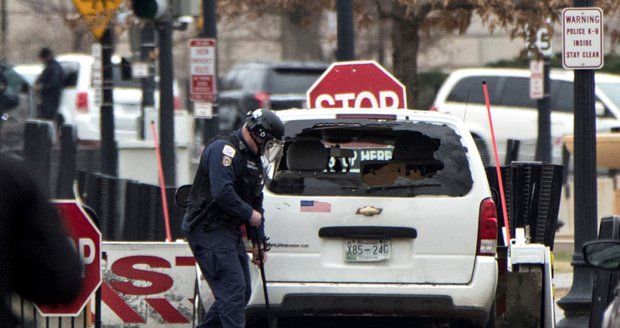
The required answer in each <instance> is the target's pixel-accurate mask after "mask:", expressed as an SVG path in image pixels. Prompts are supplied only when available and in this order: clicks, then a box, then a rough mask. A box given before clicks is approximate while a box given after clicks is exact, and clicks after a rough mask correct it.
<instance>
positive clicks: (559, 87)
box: [551, 81, 573, 113]
mask: <svg viewBox="0 0 620 328" xmlns="http://www.w3.org/2000/svg"><path fill="white" fill-rule="evenodd" d="M554 84H556V85H554ZM551 90H552V93H551V110H552V111H554V112H563V113H572V112H573V83H572V82H566V81H551Z"/></svg>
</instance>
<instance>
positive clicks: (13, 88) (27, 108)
mask: <svg viewBox="0 0 620 328" xmlns="http://www.w3.org/2000/svg"><path fill="white" fill-rule="evenodd" d="M0 70H2V72H3V74H4V75H5V77H6V79H7V82H8V85H7V91H6V92H7V93H10V94H13V95H17V96H19V104H18V105H17V107H15V108H12V109H10V110H8V111H6V112H0V152H2V153H5V154H9V155H12V156H14V157H21V156H22V150H23V145H24V128H25V124H26V120H28V119H29V118H31V117H32V116H33V115H34V104H33V97H32V89H31V84H30V83H29V79H28V76H26V75H22V74H21V72H20V71H19V70H17V69H16V68H15V67H12V66H11V65H10V64H8V63H5V62H0Z"/></svg>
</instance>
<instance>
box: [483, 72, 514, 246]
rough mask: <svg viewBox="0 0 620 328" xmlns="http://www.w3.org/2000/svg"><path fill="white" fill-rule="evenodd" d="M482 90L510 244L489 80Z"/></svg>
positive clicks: (507, 240) (506, 242)
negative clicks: (488, 86)
mask: <svg viewBox="0 0 620 328" xmlns="http://www.w3.org/2000/svg"><path fill="white" fill-rule="evenodd" d="M482 92H483V93H484V102H485V104H486V106H487V115H488V117H489V128H490V129H491V142H492V143H493V156H494V157H495V170H496V172H497V183H498V185H499V196H500V198H501V200H502V214H503V215H504V233H505V236H506V240H505V244H506V246H508V245H509V244H510V239H512V238H511V236H510V225H509V223H510V221H509V220H508V210H507V209H506V194H505V193H504V180H503V179H502V169H501V166H500V164H499V155H498V154H497V141H496V140H495V129H494V128H493V117H492V116H491V100H490V99H489V89H488V88H487V82H486V81H482Z"/></svg>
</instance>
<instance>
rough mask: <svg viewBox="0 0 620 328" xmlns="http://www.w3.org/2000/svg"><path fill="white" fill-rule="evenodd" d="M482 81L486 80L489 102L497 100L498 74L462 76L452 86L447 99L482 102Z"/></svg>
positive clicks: (471, 102) (473, 102)
mask: <svg viewBox="0 0 620 328" xmlns="http://www.w3.org/2000/svg"><path fill="white" fill-rule="evenodd" d="M482 81H486V82H487V87H488V89H489V97H490V98H491V103H493V102H494V101H497V98H498V97H497V90H498V88H499V82H500V77H498V76H469V77H466V78H463V79H462V80H460V81H459V82H457V83H456V85H455V86H454V88H452V91H450V94H449V95H448V99H447V101H453V102H461V103H470V104H484V95H483V94H482Z"/></svg>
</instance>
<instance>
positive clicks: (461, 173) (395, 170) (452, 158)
mask: <svg viewBox="0 0 620 328" xmlns="http://www.w3.org/2000/svg"><path fill="white" fill-rule="evenodd" d="M285 125H286V134H287V135H286V144H285V149H284V154H283V157H282V159H281V160H280V162H279V163H278V166H277V169H276V171H275V172H274V174H273V176H272V179H271V180H270V181H269V183H268V188H269V190H270V191H272V192H274V193H276V194H286V195H304V196H377V197H414V196H418V195H442V196H452V197H459V196H464V195H465V194H467V193H468V192H469V191H470V190H471V188H472V185H473V180H472V178H471V172H470V168H469V161H468V159H467V148H466V147H464V146H463V144H462V142H461V137H460V135H458V134H457V133H456V131H455V130H454V129H453V128H451V127H450V126H447V125H444V124H434V123H428V122H395V121H370V120H324V121H320V120H300V121H290V122H287V123H286V124H285Z"/></svg>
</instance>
